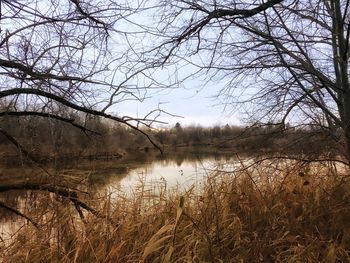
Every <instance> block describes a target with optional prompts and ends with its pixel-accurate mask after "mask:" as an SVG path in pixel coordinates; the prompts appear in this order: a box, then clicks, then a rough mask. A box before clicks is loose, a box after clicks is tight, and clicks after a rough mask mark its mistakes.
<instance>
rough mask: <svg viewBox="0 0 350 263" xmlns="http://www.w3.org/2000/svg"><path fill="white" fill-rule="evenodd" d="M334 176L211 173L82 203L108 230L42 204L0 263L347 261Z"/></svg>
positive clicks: (310, 171)
mask: <svg viewBox="0 0 350 263" xmlns="http://www.w3.org/2000/svg"><path fill="white" fill-rule="evenodd" d="M335 173H336V172H335V171H334V169H333V170H332V169H330V168H327V167H326V166H321V165H318V166H314V167H312V168H305V167H299V166H294V163H291V162H289V163H287V162H279V163H277V164H276V165H275V166H273V167H272V166H271V165H270V166H268V167H267V168H265V169H263V168H262V166H260V168H259V169H254V170H244V171H241V172H236V173H230V174H221V173H219V172H215V173H213V174H212V175H211V176H210V177H209V178H208V180H207V181H206V182H204V186H203V189H189V190H188V191H187V192H185V193H179V192H176V193H174V192H173V193H165V192H164V191H159V192H160V195H158V196H157V195H154V194H152V193H150V192H149V191H147V189H145V187H144V186H143V187H140V188H139V190H138V191H137V192H136V193H135V196H131V197H130V196H128V198H125V195H123V194H121V193H119V194H118V193H114V194H111V195H105V196H100V197H99V198H97V197H95V199H93V200H88V202H89V203H90V205H92V206H94V207H95V208H96V209H98V210H99V211H101V213H103V214H104V215H105V216H106V218H107V219H110V220H111V221H113V223H111V222H110V220H106V219H100V218H97V217H94V216H92V215H91V214H85V217H84V219H83V221H82V220H81V219H79V214H78V213H77V212H75V211H74V207H69V206H67V205H66V204H65V201H64V199H60V198H56V197H52V198H50V199H49V200H48V199H47V198H46V197H45V196H43V197H42V199H41V200H39V201H38V200H37V202H36V203H35V204H36V205H33V207H32V210H31V211H30V215H31V216H32V218H33V220H35V221H36V222H37V223H38V224H39V228H36V227H33V226H32V225H30V224H29V225H25V226H24V227H23V228H22V229H20V230H19V232H18V234H17V236H16V237H15V238H14V239H12V240H10V241H8V240H7V241H6V240H5V241H2V242H1V250H0V253H1V256H2V258H3V259H4V262H9V261H10V262H140V261H141V262H142V261H143V262H348V261H349V260H350V223H349V220H348V218H349V217H350V203H349V200H350V196H349V193H350V191H349V187H350V182H349V180H348V178H347V177H344V176H341V175H340V174H339V173H338V174H335ZM141 186H142V184H141ZM159 189H160V190H162V189H163V190H164V188H162V185H161V184H159ZM33 204H34V203H33Z"/></svg>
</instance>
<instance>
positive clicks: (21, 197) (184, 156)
mask: <svg viewBox="0 0 350 263" xmlns="http://www.w3.org/2000/svg"><path fill="white" fill-rule="evenodd" d="M228 160H230V157H229V156H225V155H207V154H206V155H203V154H201V155H199V154H188V153H181V154H176V155H172V156H168V157H164V156H161V157H160V156H147V155H144V156H141V157H136V156H135V158H128V159H125V160H122V161H118V160H117V161H108V162H102V161H98V162H93V163H92V162H82V163H75V164H66V165H58V166H57V167H54V168H53V167H48V168H45V170H46V171H48V172H49V173H51V174H54V173H55V174H57V177H58V176H59V175H60V176H62V177H60V179H59V181H61V182H62V181H65V180H67V181H68V180H70V179H71V180H72V181H75V182H81V186H82V187H81V188H82V190H84V191H86V190H87V191H93V192H100V193H102V194H104V193H107V194H112V196H113V195H114V194H117V193H120V192H122V193H124V194H126V195H132V194H133V193H134V192H135V191H139V190H140V188H141V187H142V188H143V190H144V191H151V192H153V193H154V194H157V193H159V191H160V189H162V190H163V191H164V190H166V191H173V190H180V191H184V190H186V189H189V188H190V187H192V186H194V187H197V188H200V187H201V184H202V181H203V179H204V178H205V177H207V176H208V174H210V173H211V172H212V171H213V170H214V169H216V168H220V169H228V167H226V165H227V161H228ZM230 163H232V162H230ZM39 170H40V169H39ZM19 171H21V170H18V169H17V170H16V169H14V168H13V167H12V168H9V169H8V170H6V168H2V170H1V171H0V172H1V175H3V174H10V175H11V173H13V176H14V177H15V175H16V174H18V172H19ZM25 173H26V176H25V177H26V178H25V180H28V178H30V175H31V174H35V173H40V171H38V169H37V168H35V167H34V168H33V167H32V168H28V169H26V170H25ZM38 195H39V194H37V193H35V192H32V191H11V192H5V193H1V195H0V202H2V203H4V204H6V205H8V206H9V207H12V208H15V209H18V210H19V211H21V212H23V213H25V212H26V211H28V210H30V209H31V207H32V206H33V205H34V204H35V203H36V202H38V201H37V200H38V198H37V197H38ZM0 215H1V217H0V237H1V239H6V238H10V236H11V235H13V234H14V233H15V232H16V230H18V229H19V228H20V227H21V226H22V225H23V224H25V223H27V222H26V221H25V220H23V219H22V218H20V217H18V216H16V215H14V214H13V213H12V212H10V211H8V210H6V209H3V208H0Z"/></svg>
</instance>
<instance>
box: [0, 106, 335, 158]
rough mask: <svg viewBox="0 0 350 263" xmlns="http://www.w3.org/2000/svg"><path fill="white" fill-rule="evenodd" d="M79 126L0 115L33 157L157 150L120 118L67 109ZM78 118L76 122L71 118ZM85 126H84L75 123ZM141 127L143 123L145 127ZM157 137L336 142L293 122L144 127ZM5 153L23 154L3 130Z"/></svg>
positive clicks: (184, 141) (235, 148)
mask: <svg viewBox="0 0 350 263" xmlns="http://www.w3.org/2000/svg"><path fill="white" fill-rule="evenodd" d="M65 117H66V118H67V119H69V120H72V121H73V120H74V125H72V124H70V123H69V122H61V121H59V120H57V119H55V118H41V117H40V116H30V115H27V116H25V117H23V116H11V115H10V114H9V115H3V116H0V125H1V126H2V127H6V128H7V131H8V132H9V133H10V134H11V136H12V137H13V138H15V139H16V140H17V141H18V142H19V143H20V145H21V146H22V147H23V148H24V149H25V152H28V154H30V156H31V157H32V158H36V159H38V160H50V159H55V158H63V159H64V158H68V159H70V158H73V157H76V158H81V157H89V156H90V157H96V158H98V157H99V156H106V157H108V156H110V157H121V156H122V155H124V154H127V153H132V152H135V151H150V150H152V149H154V147H153V145H152V144H151V143H150V142H149V140H148V139H147V137H145V136H144V135H143V134H141V133H139V132H138V131H136V130H134V129H131V128H128V127H127V126H125V125H121V124H119V123H116V122H110V121H106V120H105V119H103V118H101V117H98V116H92V115H81V114H80V115H79V114H78V113H75V112H70V113H66V116H65ZM72 123H73V122H72ZM77 125H78V126H79V125H81V127H84V129H81V128H80V127H76V126H77ZM140 129H142V128H140ZM144 132H146V133H147V134H149V135H150V136H151V137H152V138H153V140H154V141H156V142H157V144H158V145H159V146H160V148H162V149H163V150H164V151H165V152H166V151H174V150H186V148H196V150H198V151H225V152H232V153H252V154H255V153H256V154H260V153H269V152H271V153H286V154H290V153H293V154H303V153H305V154H310V153H315V154H321V153H322V154H330V153H332V154H333V153H334V152H336V151H339V149H338V148H337V149H334V147H333V145H335V144H334V141H336V140H340V138H333V137H331V136H330V135H329V134H328V133H327V132H326V131H323V130H322V129H320V128H319V127H313V126H303V127H300V128H291V127H289V126H288V125H287V126H286V127H281V126H280V125H273V124H268V125H260V126H259V125H256V126H254V127H241V126H234V125H228V124H227V125H224V126H219V125H216V126H213V127H202V126H194V125H192V126H186V127H183V126H181V124H180V123H176V124H175V125H174V126H173V127H170V128H169V127H168V128H162V129H149V128H144ZM0 150H1V152H2V156H3V157H4V158H6V157H13V156H14V155H21V154H22V155H23V152H21V151H19V150H18V149H17V148H16V147H14V145H13V143H11V141H9V140H8V138H6V137H5V136H4V135H0Z"/></svg>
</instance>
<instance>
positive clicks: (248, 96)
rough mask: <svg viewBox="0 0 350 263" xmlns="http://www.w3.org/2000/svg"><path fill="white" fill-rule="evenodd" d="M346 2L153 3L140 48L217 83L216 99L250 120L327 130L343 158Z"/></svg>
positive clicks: (347, 92) (349, 122) (348, 146)
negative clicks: (149, 44) (152, 41)
mask: <svg viewBox="0 0 350 263" xmlns="http://www.w3.org/2000/svg"><path fill="white" fill-rule="evenodd" d="M349 3H350V1H340V0H315V1H314V0H311V1H304V0H295V1H288V0H267V1H240V0H234V1H226V0H222V1H220V0H219V1H217V0H212V1H211V0H207V1H206V0H204V1H187V0H177V1H166V0H164V1H159V4H158V7H157V8H158V10H157V12H156V14H157V16H156V17H155V18H156V20H158V24H157V27H156V28H153V29H149V31H150V32H152V33H153V34H158V35H159V37H158V39H159V41H158V45H157V46H156V47H154V48H152V49H149V50H148V52H145V53H144V54H147V56H148V57H150V58H152V57H153V58H155V60H154V63H163V65H164V66H168V65H169V66H170V67H171V65H174V63H179V62H180V63H182V64H183V65H184V66H187V68H191V67H192V69H193V70H192V72H191V73H190V74H192V77H202V78H203V76H204V80H205V81H207V83H208V86H209V85H213V84H214V85H220V83H221V85H222V86H221V89H220V93H219V94H218V98H221V99H223V100H222V103H223V104H225V105H226V106H228V107H235V108H233V110H234V111H235V110H240V111H241V112H243V113H248V115H246V116H248V118H249V119H250V121H252V120H254V121H258V122H260V123H269V122H270V123H275V124H279V125H280V126H281V127H285V124H286V123H287V122H288V123H291V124H295V125H300V124H311V125H316V126H318V127H321V128H322V129H324V130H327V131H328V132H329V134H330V136H333V137H334V139H335V140H336V141H337V142H338V143H339V152H340V153H341V150H340V148H341V147H343V149H344V151H343V152H342V154H344V155H345V156H346V158H347V160H350V104H349V103H350V87H349V76H348V75H349V70H348V59H349V55H348V51H349V35H350V24H349V22H350V21H349V19H350V16H349V15H350V11H349ZM190 74H188V75H186V76H184V78H188V77H189V75H190ZM252 105H253V107H252Z"/></svg>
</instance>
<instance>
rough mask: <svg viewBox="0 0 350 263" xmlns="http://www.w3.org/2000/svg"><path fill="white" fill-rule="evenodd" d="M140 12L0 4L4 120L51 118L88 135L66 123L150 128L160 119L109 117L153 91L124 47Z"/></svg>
mask: <svg viewBox="0 0 350 263" xmlns="http://www.w3.org/2000/svg"><path fill="white" fill-rule="evenodd" d="M135 9H137V6H136V7H135V6H134V7H133V8H131V7H128V6H127V5H126V6H121V5H120V4H118V1H78V0H66V1H63V2H62V1H56V0H48V1H46V0H37V1H7V0H2V1H1V17H0V30H1V38H0V82H1V84H0V100H1V111H2V112H1V113H0V114H1V115H5V114H6V113H10V114H8V116H13V115H16V116H24V115H37V116H40V117H50V118H54V119H57V120H60V121H65V122H68V123H70V124H73V125H74V126H76V127H78V128H83V127H82V126H81V125H79V124H78V123H77V121H76V120H74V119H72V118H70V117H69V116H70V115H69V113H70V112H71V111H78V112H81V113H84V114H90V115H91V114H92V115H97V116H101V117H104V118H107V119H111V120H113V121H117V122H120V123H123V124H125V125H128V126H129V127H131V128H134V129H137V130H139V131H140V132H142V133H143V131H142V130H141V129H139V124H143V125H147V126H149V125H151V124H152V123H153V122H154V121H155V119H156V117H157V116H158V115H159V113H160V111H158V110H155V111H153V112H152V113H151V114H150V115H147V116H144V117H138V118H136V117H135V118H134V117H129V116H125V117H123V116H118V115H116V114H112V113H111V112H113V111H115V109H114V108H113V107H112V106H113V105H115V104H117V103H119V102H123V101H128V100H139V101H142V100H144V99H145V98H146V96H147V89H149V88H152V87H154V86H155V84H154V83H153V82H152V81H151V80H150V79H148V80H146V78H145V77H143V80H144V81H143V82H142V84H143V85H142V84H140V83H139V82H140V80H139V79H138V78H137V76H138V75H142V74H144V71H146V70H147V67H145V66H144V65H142V66H138V64H137V63H134V62H133V61H132V58H131V54H130V53H131V52H133V51H132V50H131V49H130V48H129V46H128V45H127V44H126V43H127V39H126V34H125V32H124V31H123V28H124V29H125V28H127V26H128V25H127V23H128V19H127V18H128V16H130V15H132V14H133V12H135ZM119 28H120V30H119ZM130 35H132V33H130ZM131 64H132V66H131ZM2 128H4V130H6V127H2ZM145 135H146V134H145ZM146 136H147V135H146ZM151 142H152V141H151ZM152 143H153V142H152Z"/></svg>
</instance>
